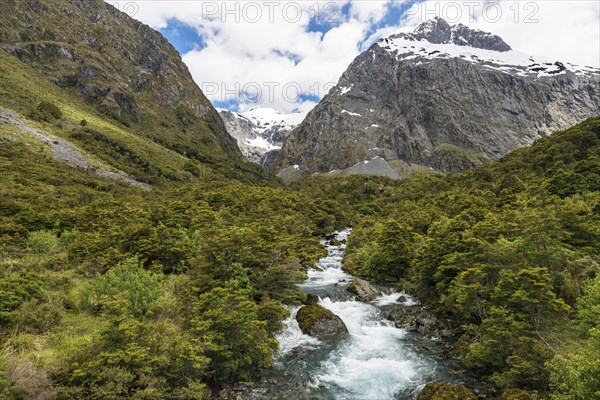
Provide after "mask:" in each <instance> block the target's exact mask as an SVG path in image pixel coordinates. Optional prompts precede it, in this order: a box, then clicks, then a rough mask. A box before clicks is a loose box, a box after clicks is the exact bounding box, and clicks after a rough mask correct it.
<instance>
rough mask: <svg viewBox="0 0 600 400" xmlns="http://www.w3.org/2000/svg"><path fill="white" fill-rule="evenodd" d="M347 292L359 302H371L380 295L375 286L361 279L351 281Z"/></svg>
mask: <svg viewBox="0 0 600 400" xmlns="http://www.w3.org/2000/svg"><path fill="white" fill-rule="evenodd" d="M347 290H348V291H349V292H350V293H352V294H354V295H355V296H356V297H357V298H358V299H359V300H360V301H372V300H375V299H376V298H377V297H378V296H379V295H380V294H381V293H379V290H377V289H376V288H375V286H373V285H371V284H370V283H369V282H367V281H365V280H362V279H355V280H353V281H352V283H351V284H350V286H348V289H347Z"/></svg>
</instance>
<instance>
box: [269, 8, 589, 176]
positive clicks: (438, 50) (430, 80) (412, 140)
mask: <svg viewBox="0 0 600 400" xmlns="http://www.w3.org/2000/svg"><path fill="white" fill-rule="evenodd" d="M599 88H600V70H599V69H598V68H592V67H580V66H576V65H573V64H569V63H563V62H559V61H556V60H544V59H542V58H540V57H532V56H530V55H529V54H523V53H519V52H517V51H514V50H511V48H510V47H509V46H508V45H507V44H506V43H505V42H504V41H503V40H502V39H501V38H499V37H498V36H495V35H492V34H489V33H486V32H482V31H478V30H473V29H469V28H468V27H466V26H464V25H455V26H451V25H449V24H448V23H447V22H446V21H444V20H442V19H435V20H432V21H429V22H426V23H424V24H422V25H420V26H419V27H418V28H417V29H416V30H415V31H414V32H413V33H402V34H397V35H392V36H389V37H387V38H383V39H381V40H379V41H378V42H376V43H375V44H373V45H372V46H371V47H370V48H369V49H368V50H367V51H365V52H364V53H362V54H361V55H359V56H358V57H357V58H356V59H355V60H354V61H353V62H352V64H351V65H350V66H349V67H348V69H347V70H346V72H344V74H343V75H342V77H341V78H340V80H339V82H338V84H337V86H335V87H334V88H333V89H331V91H330V92H329V93H328V94H327V95H326V96H325V97H324V98H323V99H322V100H321V102H320V103H319V104H318V105H317V106H316V107H315V108H314V109H313V110H312V111H311V112H309V114H308V115H307V117H306V118H305V120H304V121H303V122H302V124H300V126H298V127H297V128H296V129H294V131H292V133H291V134H290V137H289V139H288V140H287V142H286V143H285V145H284V146H283V148H282V150H281V152H280V153H279V154H278V156H277V158H276V159H275V161H274V162H273V164H272V166H271V169H272V170H273V171H274V172H276V173H279V172H281V175H282V176H284V177H285V178H286V179H288V180H289V179H295V178H297V177H298V176H301V175H306V174H312V173H316V172H318V173H329V172H330V171H332V170H344V169H346V168H349V167H352V166H355V167H354V168H355V169H356V170H355V171H350V173H371V171H369V170H366V169H364V162H365V161H367V162H370V160H373V159H374V158H375V157H380V158H381V159H383V160H385V161H387V162H388V163H389V165H391V166H392V167H394V169H396V171H397V172H398V174H399V175H400V177H401V178H404V177H406V176H409V175H410V174H411V173H412V172H413V171H415V170H418V171H427V170H430V169H433V170H436V171H442V172H453V171H463V170H465V169H468V168H471V167H474V166H477V165H479V164H481V163H484V162H487V161H489V160H493V159H496V158H499V157H501V156H502V155H504V154H506V153H508V152H510V151H512V150H514V149H516V148H519V147H523V146H528V145H530V144H532V143H533V142H534V141H535V140H536V139H538V138H541V137H543V136H546V135H549V134H550V133H551V132H553V131H556V130H560V129H564V128H566V127H568V126H571V125H574V124H576V123H578V122H581V121H582V120H584V119H586V118H588V117H590V116H595V115H599V114H600V93H599V92H600V89H599ZM379 164H380V165H378V166H377V168H373V169H374V171H375V172H377V173H378V174H384V175H387V176H390V175H393V174H390V173H389V169H388V167H387V166H386V165H383V163H381V162H380V163H379ZM359 166H363V169H360V168H358V167H359ZM402 169H403V170H402ZM390 177H395V176H390Z"/></svg>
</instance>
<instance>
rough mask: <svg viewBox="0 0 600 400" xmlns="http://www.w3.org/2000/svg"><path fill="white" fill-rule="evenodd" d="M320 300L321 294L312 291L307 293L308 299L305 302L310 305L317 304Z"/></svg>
mask: <svg viewBox="0 0 600 400" xmlns="http://www.w3.org/2000/svg"><path fill="white" fill-rule="evenodd" d="M318 302H319V296H317V295H316V294H312V293H306V299H305V300H304V304H306V305H307V306H310V305H311V304H317V303H318Z"/></svg>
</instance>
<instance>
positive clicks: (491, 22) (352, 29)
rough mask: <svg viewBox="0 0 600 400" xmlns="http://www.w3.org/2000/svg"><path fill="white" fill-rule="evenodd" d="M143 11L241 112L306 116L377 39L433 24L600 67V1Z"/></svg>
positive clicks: (159, 4) (225, 102)
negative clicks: (458, 26) (442, 22)
mask: <svg viewBox="0 0 600 400" xmlns="http://www.w3.org/2000/svg"><path fill="white" fill-rule="evenodd" d="M106 1H108V2H110V3H113V4H115V5H118V3H119V2H115V1H109V0H106ZM121 3H123V2H121ZM266 3H270V5H267V6H266V5H265V4H266ZM127 4H129V3H127ZM135 5H136V7H137V8H136V9H135V10H133V12H131V13H130V15H132V16H133V17H134V18H137V19H139V20H140V21H142V22H144V23H146V24H148V25H150V26H151V27H153V28H155V29H158V30H159V31H160V32H162V34H163V35H164V36H165V37H166V38H167V39H168V40H169V41H170V42H171V43H172V44H173V45H174V46H175V47H176V48H177V50H179V52H180V53H181V54H182V57H183V60H184V62H185V63H186V64H187V65H188V67H189V69H190V72H191V73H192V76H193V77H194V79H195V81H196V82H197V83H198V85H199V86H200V87H201V88H202V89H203V91H204V93H205V94H206V95H207V96H208V97H209V99H210V100H211V101H212V102H213V104H215V106H217V107H222V108H230V109H233V110H241V111H245V110H247V109H250V108H253V107H257V106H267V107H273V108H275V109H277V110H279V111H281V112H294V111H304V112H306V111H308V110H310V109H311V108H312V107H314V105H315V104H316V102H318V100H319V99H321V98H322V97H323V96H324V95H325V94H326V93H327V91H328V90H329V89H330V88H331V87H332V86H333V85H334V84H335V83H336V82H337V80H338V79H339V77H340V76H341V74H342V73H343V72H344V70H345V69H346V68H347V66H348V65H349V64H350V63H351V62H352V60H353V59H354V58H355V57H356V56H357V55H358V54H359V53H360V52H361V51H364V50H365V49H366V48H367V47H368V46H369V45H370V44H371V43H373V42H374V41H375V40H377V39H378V38H379V37H382V36H387V35H389V34H392V33H396V32H398V31H409V30H412V29H414V27H416V26H417V25H418V24H419V23H421V22H424V21H425V20H428V19H431V18H433V17H435V16H439V17H442V18H445V19H446V20H447V21H449V22H450V23H458V22H460V23H464V24H466V25H469V26H471V27H474V28H478V29H483V30H485V31H488V32H492V33H495V34H498V35H500V36H501V37H503V38H504V40H505V41H506V42H507V43H508V44H509V45H511V46H512V47H513V49H517V50H520V51H523V52H527V53H529V54H531V55H538V56H546V57H550V58H555V59H556V60H560V61H570V62H575V63H579V64H585V65H592V66H598V65H599V64H600V50H599V48H600V26H599V22H598V21H599V20H600V2H598V1H597V0H569V1H567V0H564V1H561V0H557V1H556V0H555V1H538V2H532V1H526V0H523V1H521V0H514V1H512V0H511V1H501V2H498V1H491V0H481V1H468V2H463V1H450V0H448V1H437V0H419V1H417V2H414V1H412V2H407V1H403V0H335V1H319V0H310V1H292V0H281V1H274V2H273V1H269V2H266V1H262V0H260V1H250V0H249V1H246V0H226V1H222V0H219V1H209V0H204V1H195V0H169V1H166V0H165V1H163V0H138V1H136V2H135ZM124 11H126V12H127V10H124ZM497 17H498V18H497ZM257 88H258V89H257ZM257 93H258V95H256V94H257ZM249 94H252V95H249Z"/></svg>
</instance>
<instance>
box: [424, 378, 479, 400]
mask: <svg viewBox="0 0 600 400" xmlns="http://www.w3.org/2000/svg"><path fill="white" fill-rule="evenodd" d="M417 400H477V396H475V394H474V393H473V392H471V391H470V390H469V389H467V388H466V387H465V386H464V385H461V384H450V383H445V382H432V383H428V384H427V385H425V387H424V388H423V390H422V391H421V393H419V396H417Z"/></svg>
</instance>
